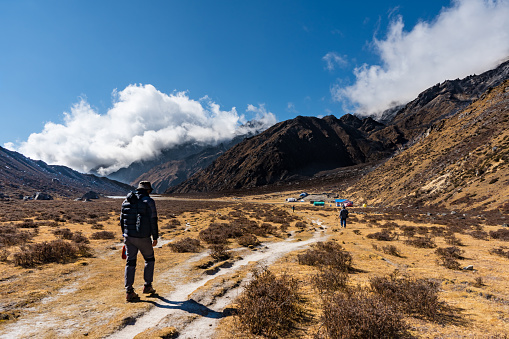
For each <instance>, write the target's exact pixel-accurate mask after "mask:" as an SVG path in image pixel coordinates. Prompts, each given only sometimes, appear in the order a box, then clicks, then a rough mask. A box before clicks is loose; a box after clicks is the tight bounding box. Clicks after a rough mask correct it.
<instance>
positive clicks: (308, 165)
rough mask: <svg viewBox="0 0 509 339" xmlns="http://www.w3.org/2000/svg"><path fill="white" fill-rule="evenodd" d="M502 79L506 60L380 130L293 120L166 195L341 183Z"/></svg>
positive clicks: (364, 123)
mask: <svg viewBox="0 0 509 339" xmlns="http://www.w3.org/2000/svg"><path fill="white" fill-rule="evenodd" d="M508 78H509V62H505V63H503V64H501V65H500V66H499V67H497V68H496V69H494V70H491V71H488V72H485V73H483V74H481V75H472V76H469V77H466V78H465V79H461V80H460V79H456V80H448V81H444V82H443V83H441V84H437V85H436V86H433V87H432V88H430V89H428V90H426V91H424V92H422V93H421V94H420V95H419V96H418V97H417V98H416V99H415V100H413V101H412V102H410V103H408V104H407V105H405V106H403V107H401V108H399V109H395V110H393V112H392V113H391V114H392V119H391V120H390V121H388V122H387V123H386V124H383V123H381V122H377V121H375V120H373V119H371V118H365V119H362V120H361V119H359V118H358V117H355V116H353V115H349V114H347V115H344V116H343V117H341V118H340V119H336V118H335V117H334V116H328V117H325V118H323V119H318V118H312V117H296V118H295V119H292V120H288V121H284V122H281V123H279V124H276V125H275V126H273V127H271V128H269V129H267V130H266V131H265V132H263V133H261V134H259V135H258V136H255V137H253V138H249V139H247V140H245V141H243V142H242V143H240V144H238V145H236V146H235V147H233V148H231V149H230V150H228V151H227V152H225V153H224V154H223V155H221V156H220V157H219V158H218V159H217V160H216V161H214V163H212V164H211V165H210V166H209V167H208V168H206V169H205V170H203V171H200V172H198V173H197V174H195V175H194V176H192V177H191V178H190V179H189V180H187V181H185V182H183V183H182V184H180V185H178V186H176V187H170V188H169V189H168V190H167V191H166V192H167V193H185V192H212V191H226V190H238V189H249V188H253V187H260V186H264V185H271V184H276V183H277V184H281V183H284V182H290V181H295V180H300V179H309V178H312V177H313V176H316V175H318V174H319V173H324V172H328V173H329V174H328V176H329V177H333V176H334V175H333V172H334V170H336V172H338V174H339V175H338V178H340V177H343V176H344V173H346V172H345V169H346V168H349V167H352V166H358V165H361V164H366V165H368V167H371V168H375V167H376V165H375V164H374V163H375V162H380V161H384V159H388V158H389V157H391V156H392V155H393V154H394V152H400V151H401V150H404V149H405V148H409V147H411V146H412V145H413V144H414V143H417V142H419V140H420V139H421V138H423V137H424V136H425V135H427V131H429V130H430V129H432V128H434V126H435V127H436V125H437V124H439V123H440V122H441V121H444V119H448V118H450V117H454V116H455V115H457V114H458V112H460V111H461V110H463V109H465V108H466V107H468V105H470V104H471V103H473V102H474V101H476V100H478V98H479V97H480V96H481V95H483V93H485V92H486V91H487V90H489V89H490V88H492V86H497V85H499V84H501V83H502V82H503V81H505V80H506V79H508ZM388 114H389V113H388ZM385 118H389V115H386V116H385ZM370 163H372V165H369V164H370ZM368 167H366V168H368ZM354 172H355V171H354ZM358 173H359V174H360V173H365V169H364V170H361V171H358ZM360 175H363V174H360ZM401 175H403V176H404V174H401Z"/></svg>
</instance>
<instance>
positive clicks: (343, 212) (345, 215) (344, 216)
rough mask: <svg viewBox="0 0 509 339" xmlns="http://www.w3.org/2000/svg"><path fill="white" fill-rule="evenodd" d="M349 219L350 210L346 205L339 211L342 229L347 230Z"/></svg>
mask: <svg viewBox="0 0 509 339" xmlns="http://www.w3.org/2000/svg"><path fill="white" fill-rule="evenodd" d="M347 218H348V210H347V209H346V207H345V205H343V207H341V211H339V221H340V223H341V227H344V228H346V219H347Z"/></svg>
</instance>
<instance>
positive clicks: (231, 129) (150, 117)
mask: <svg viewBox="0 0 509 339" xmlns="http://www.w3.org/2000/svg"><path fill="white" fill-rule="evenodd" d="M114 96H115V102H114V104H113V107H112V108H111V109H109V110H108V112H107V113H106V114H104V115H101V114H99V113H97V112H96V111H95V110H94V109H93V108H92V107H91V106H90V104H89V103H88V102H87V101H86V100H83V99H82V100H81V101H80V102H79V103H77V104H75V105H74V106H73V107H72V109H71V112H70V113H64V114H65V116H64V124H56V123H53V122H48V123H47V124H46V125H45V127H44V130H43V131H42V132H41V133H34V134H31V135H30V137H29V138H28V140H27V141H25V142H22V143H21V144H20V145H19V146H18V147H16V146H15V145H13V144H10V145H6V146H7V147H8V148H10V149H14V150H16V151H18V152H20V153H22V154H24V155H26V156H28V157H31V158H34V159H41V160H43V161H45V162H47V163H49V164H59V165H65V166H68V167H71V168H73V169H75V170H78V171H81V172H89V171H90V170H92V169H94V170H97V171H98V172H99V173H100V174H102V175H107V174H109V173H111V172H113V171H116V170H118V169H120V168H122V167H126V166H129V165H130V164H131V163H133V162H134V161H136V160H141V159H145V160H148V159H151V158H153V157H155V156H157V155H158V154H160V153H161V151H162V150H165V149H169V148H172V147H175V146H178V145H181V144H184V143H189V142H191V143H198V144H217V143H219V142H222V141H225V140H230V139H232V138H233V137H235V136H236V135H239V134H245V133H247V132H250V130H249V127H246V126H245V125H243V124H245V123H246V119H245V116H244V115H239V114H238V113H237V111H236V109H235V108H232V109H231V110H230V111H222V110H221V109H220V107H219V105H217V104H215V103H214V102H212V101H210V100H209V99H208V98H203V99H201V100H200V101H195V100H192V99H190V98H189V97H188V96H187V94H186V93H183V92H180V93H176V94H170V95H168V94H165V93H161V92H160V91H158V90H157V89H156V88H155V87H154V86H152V85H130V86H128V87H127V88H125V89H124V90H123V91H120V92H114ZM248 112H249V113H250V114H253V115H255V120H258V123H259V124H258V125H257V127H258V128H260V123H261V127H262V128H268V127H269V126H271V125H273V124H274V123H276V118H275V116H274V114H272V113H270V112H267V111H266V110H265V108H264V107H263V106H260V107H255V106H251V105H250V106H249V108H248ZM247 126H251V124H248V125H247Z"/></svg>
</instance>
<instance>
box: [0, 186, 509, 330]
mask: <svg viewBox="0 0 509 339" xmlns="http://www.w3.org/2000/svg"><path fill="white" fill-rule="evenodd" d="M287 196H289V194H287V193H279V194H274V195H268V194H266V195H263V196H260V197H243V198H242V199H231V198H225V199H223V200H222V201H201V202H197V201H185V202H182V201H180V202H179V201H176V200H157V202H156V203H157V206H158V210H159V214H160V216H161V221H160V226H161V227H160V229H161V233H162V234H161V243H162V244H163V245H162V247H158V248H156V250H155V251H156V266H155V267H156V271H155V282H154V286H155V288H156V289H157V291H158V294H159V295H160V296H166V295H169V294H170V293H171V292H172V291H173V290H174V288H175V286H177V285H181V284H183V283H185V282H192V281H196V280H197V279H200V278H201V277H203V276H204V275H206V273H205V272H206V271H207V270H212V271H213V270H214V269H215V268H221V267H228V265H225V263H224V262H217V261H214V260H212V258H210V256H207V255H206V253H205V254H203V255H202V254H196V253H174V252H172V251H171V249H170V247H169V246H168V245H167V243H168V241H174V240H177V239H181V238H185V237H191V238H196V239H198V237H199V232H200V231H201V230H203V229H205V228H206V227H208V226H209V225H210V224H211V223H213V222H225V223H226V222H230V221H232V220H235V219H236V218H241V217H244V218H247V219H249V220H255V221H257V222H258V223H259V224H262V223H263V222H267V221H266V219H265V218H266V217H267V211H271V213H272V214H273V215H278V214H279V213H280V212H279V211H284V212H287V213H288V214H289V215H292V213H291V205H290V204H284V203H283V201H284V198H285V197H287ZM19 204H24V203H23V202H19ZM31 204H32V205H30V206H29V207H30V208H26V205H23V206H20V210H22V211H24V212H23V215H22V216H20V217H18V218H17V219H16V217H14V215H15V214H14V212H9V214H8V215H4V216H1V215H0V225H5V224H11V223H14V224H16V223H20V222H21V221H22V220H24V219H25V218H30V217H32V218H35V217H37V216H38V215H41V213H43V212H44V211H45V210H49V211H55V210H58V214H59V215H62V216H69V218H70V219H71V220H75V219H78V216H75V215H74V214H73V213H74V212H73V211H83V210H82V208H81V207H82V206H91V207H90V208H91V209H98V211H99V212H98V213H96V214H101V218H102V216H104V215H106V216H107V218H104V220H102V221H100V222H99V223H101V224H102V225H103V228H102V230H105V231H111V232H114V233H115V234H117V235H118V239H112V240H92V239H91V240H90V246H91V247H92V248H93V250H94V256H93V257H92V258H80V259H77V260H75V261H73V262H71V263H68V264H45V265H41V266H37V267H35V268H30V269H25V268H20V267H17V266H14V265H13V264H12V263H11V262H9V261H8V262H1V263H0V294H1V295H2V299H1V300H2V301H1V305H0V307H1V309H0V310H1V315H2V319H3V320H1V321H0V334H6V333H7V332H6V331H8V333H10V334H13V335H14V334H16V333H17V332H16V331H17V330H18V329H23V328H24V327H26V328H31V327H33V325H34V323H35V322H37V321H39V322H42V323H43V324H44V326H42V325H41V326H40V329H39V330H38V332H37V335H38V337H40V338H52V337H68V338H75V337H82V336H83V335H87V337H90V338H102V337H104V336H106V335H107V334H111V333H114V332H115V331H116V330H118V329H119V328H122V327H123V326H125V325H126V324H129V323H133V321H134V320H135V319H136V318H137V317H139V316H140V315H142V314H144V313H145V312H147V311H148V310H149V309H150V308H152V307H153V305H154V302H155V301H157V299H154V298H153V297H152V298H151V297H146V296H143V295H142V296H141V301H140V302H138V303H126V302H125V300H124V298H125V295H124V287H123V272H124V261H123V260H122V259H121V257H120V248H121V242H120V241H121V235H120V227H119V225H118V210H119V209H120V201H119V200H113V201H110V200H102V201H97V202H93V203H83V202H80V203H79V204H80V205H77V204H76V203H75V202H55V203H54V205H52V204H51V203H46V202H44V205H39V204H37V202H31ZM66 204H68V207H66ZM87 204H89V205H87ZM101 205H105V207H104V208H103V207H101V208H99V206H101ZM295 205H296V211H295V213H294V215H295V216H296V218H294V219H292V221H290V222H289V224H290V227H289V228H288V230H287V231H286V232H283V231H281V232H280V234H279V235H278V236H275V235H272V234H267V236H265V237H258V238H259V240H260V241H262V242H263V243H270V242H278V241H283V240H284V239H286V238H287V234H288V232H293V233H294V235H295V238H296V239H300V240H302V241H305V240H307V239H310V238H311V237H312V236H313V233H314V232H316V231H318V232H319V233H320V232H321V233H322V234H323V235H326V236H328V237H329V239H331V240H333V241H336V242H338V243H339V244H341V245H342V246H343V248H344V249H345V250H346V251H348V252H350V253H351V255H352V257H353V266H354V268H355V269H356V272H355V273H350V274H349V281H348V285H349V286H353V287H355V286H357V285H359V286H367V285H368V281H369V279H370V278H371V277H375V276H385V275H387V274H390V273H392V272H393V271H394V270H395V269H398V270H399V271H400V272H401V274H407V275H409V276H412V277H416V278H429V279H434V280H436V281H437V282H439V283H440V288H441V290H440V293H439V296H440V300H441V301H442V302H443V303H444V304H445V305H448V307H449V315H448V316H447V317H446V316H444V317H442V319H441V320H440V321H428V320H425V319H418V318H413V317H406V318H405V320H406V321H407V322H408V323H410V325H411V333H412V334H413V335H415V336H416V337H419V338H429V337H447V338H463V337H478V338H489V337H490V336H496V335H502V334H505V333H509V280H508V279H507V276H508V275H509V266H508V265H507V264H508V259H506V258H504V257H500V256H497V255H495V254H491V253H490V250H491V249H493V248H499V247H503V246H509V244H507V243H506V242H504V241H501V240H495V239H491V238H489V237H488V239H489V240H487V241H486V240H479V239H476V238H474V237H472V236H470V235H468V234H467V233H468V232H466V233H465V234H460V233H455V236H456V237H457V238H458V239H460V240H461V242H462V243H463V246H460V247H461V249H462V250H464V254H463V256H464V257H465V259H462V260H459V261H460V264H461V267H464V266H467V265H473V267H474V271H466V270H450V269H447V268H445V267H443V266H440V265H438V264H437V262H436V261H437V259H438V257H437V255H436V254H435V249H436V248H416V247H412V246H409V245H407V244H405V242H404V241H405V240H406V239H407V238H406V237H405V236H403V235H402V233H403V231H402V229H401V227H402V226H416V227H419V226H424V227H425V228H428V229H431V228H432V227H433V226H436V227H450V226H444V225H443V224H436V223H433V222H434V221H437V220H438V218H435V219H432V218H429V217H426V215H424V216H423V215H422V213H419V211H413V212H412V211H405V212H403V213H400V212H398V211H397V210H392V211H391V210H374V209H370V208H366V209H359V208H354V209H351V210H350V211H351V213H350V215H351V217H352V218H350V222H349V225H348V228H346V229H340V228H339V223H338V220H337V210H336V209H335V208H330V207H325V208H315V207H311V206H310V205H309V204H305V205H304V204H303V203H299V204H295ZM9 206H10V207H13V205H12V204H10V205H9ZM85 211H86V210H85ZM62 212H63V213H62ZM361 212H362V213H365V214H361ZM375 212H376V213H375ZM30 213H33V215H30ZM81 213H83V212H81ZM412 213H413V214H412ZM18 214H19V213H18ZM82 219H83V220H84V222H83V223H79V222H65V221H59V222H58V224H59V226H55V225H52V226H43V225H42V224H41V226H39V227H38V229H39V233H38V235H37V236H35V237H34V238H33V239H32V242H41V241H51V240H53V239H55V236H54V234H53V233H52V230H54V229H55V228H58V227H60V228H63V227H65V228H69V229H70V230H71V231H73V232H76V231H81V232H82V233H83V235H85V236H86V237H88V238H90V236H91V235H92V234H93V233H94V232H97V231H98V230H97V229H93V228H92V226H93V225H96V224H97V222H93V221H92V220H94V219H97V217H94V218H92V219H90V218H88V217H82ZM172 220H177V222H175V221H172ZM419 220H420V221H419ZM461 220H463V219H461ZM313 221H314V223H313ZM388 221H389V222H391V225H392V227H393V228H394V229H393V231H394V232H396V233H398V234H400V235H399V237H398V238H397V239H396V240H393V241H388V242H382V241H378V240H374V239H369V238H367V237H366V236H367V235H368V234H371V233H375V232H378V231H381V230H382V229H383V228H384V227H386V225H385V224H386V223H387V222H388ZM297 222H305V223H306V227H305V228H304V229H299V228H296V227H295V224H296V223H297ZM463 222H464V223H465V222H470V219H468V218H467V219H466V221H463ZM482 222H483V221H482V220H481V221H480V227H482V229H483V230H484V231H486V232H488V233H489V231H496V230H497V229H499V228H500V227H499V226H494V225H488V226H487V225H484V224H483V223H482ZM169 224H171V225H173V226H171V227H170V228H165V227H164V225H169ZM273 225H275V226H278V227H279V226H280V224H277V223H273ZM434 240H435V243H436V245H437V247H448V246H450V245H449V244H447V243H446V241H445V239H444V237H441V236H438V237H434ZM373 244H376V245H377V248H378V250H375V249H374V247H373ZM389 244H390V245H394V246H396V247H397V248H398V250H399V251H400V253H401V257H396V256H391V255H388V254H385V253H384V252H383V251H381V250H380V248H381V246H384V245H389ZM202 245H206V244H205V243H204V242H203V241H202ZM205 247H206V246H205ZM205 247H204V249H203V251H205V252H206V251H207V250H206V249H205ZM229 247H230V248H231V249H235V248H237V249H236V250H235V251H234V252H233V253H234V255H233V256H232V259H230V260H231V261H232V262H235V261H236V260H238V258H239V257H242V256H244V255H246V254H248V253H251V252H252V251H253V250H252V249H248V248H246V247H240V246H239V245H238V244H237V242H236V241H235V240H234V239H229ZM8 250H9V252H11V255H10V256H9V259H11V258H12V254H13V253H14V252H16V251H17V248H16V247H11V248H9V249H8ZM301 252H302V251H301ZM301 252H293V253H289V254H288V255H286V256H284V257H283V258H282V259H280V260H278V261H277V262H276V263H275V264H273V265H272V266H271V267H270V270H271V271H272V272H275V273H276V274H281V273H282V272H286V273H288V274H290V275H292V276H293V277H295V278H296V279H297V280H298V281H299V290H300V292H301V293H302V295H303V296H304V301H305V302H304V304H303V307H304V309H305V311H306V312H305V313H306V314H307V317H306V318H305V319H304V320H303V321H302V323H301V324H299V326H298V327H297V328H296V329H295V330H294V331H293V332H292V333H291V334H290V335H288V337H301V338H312V337H313V335H314V334H315V333H317V331H318V330H319V328H320V326H321V323H320V314H321V301H320V298H319V295H318V293H317V292H316V290H315V289H314V288H313V284H312V283H311V279H313V276H314V275H315V274H316V273H317V269H316V268H314V267H310V266H305V265H299V263H298V260H297V255H298V254H299V253H301ZM207 262H211V265H210V266H208V267H207V268H200V265H202V264H204V263H207ZM256 265H257V263H255V262H253V263H251V265H247V266H245V267H243V268H242V269H239V270H238V271H235V272H232V273H231V274H225V275H222V276H220V277H216V278H214V279H211V280H209V281H208V282H207V283H206V284H205V285H203V286H202V287H200V288H199V289H198V290H196V291H195V292H193V293H192V294H191V296H190V297H192V298H193V299H194V300H195V301H198V302H200V303H202V304H203V305H205V306H207V305H208V304H210V303H212V302H213V300H214V299H217V298H220V297H221V296H224V295H225V294H226V293H228V291H231V290H235V289H238V288H239V286H241V282H242V281H243V280H244V278H245V277H246V276H247V275H248V273H249V271H250V269H251V268H252V267H255V266H256ZM205 266H206V265H205ZM142 267H143V266H142V260H141V256H140V260H139V263H138V270H137V275H136V281H135V287H136V289H137V290H138V291H139V292H141V291H140V290H141V287H142V285H143V280H142V274H141V272H142ZM478 278H481V279H480V280H479V279H478ZM479 281H481V282H482V284H479ZM239 291H241V288H240V290H239ZM238 293H240V292H238ZM140 295H141V294H140ZM232 302H233V300H232ZM230 307H234V305H230ZM227 315H230V314H227ZM236 321H237V320H236V317H235V316H225V317H224V318H223V319H222V320H221V321H220V323H219V326H218V328H217V330H216V337H217V338H233V337H237V338H242V337H250V336H249V335H248V334H246V333H242V332H240V330H238V328H237V326H236V323H235V322H236ZM163 325H164V328H163V327H161V328H154V329H151V330H148V332H145V333H146V335H147V336H152V337H157V336H159V337H161V336H162V335H163V334H164V333H166V334H167V335H170V334H171V333H174V332H172V331H175V329H172V328H171V327H172V325H171V324H163ZM161 326H162V325H161ZM158 331H159V332H158ZM164 331H167V332H164ZM149 332H150V333H149ZM163 332H164V333H163ZM21 333H22V332H20V334H19V335H18V336H15V337H23V335H22V334H21ZM161 333H162V334H161Z"/></svg>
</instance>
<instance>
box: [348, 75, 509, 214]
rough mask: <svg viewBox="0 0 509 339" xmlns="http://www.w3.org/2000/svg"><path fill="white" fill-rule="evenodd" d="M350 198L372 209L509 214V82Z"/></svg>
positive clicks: (442, 124)
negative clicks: (415, 207) (411, 207)
mask: <svg viewBox="0 0 509 339" xmlns="http://www.w3.org/2000/svg"><path fill="white" fill-rule="evenodd" d="M347 192H348V193H349V194H350V196H352V197H353V198H354V199H356V200H357V201H360V202H362V201H365V202H367V203H370V204H384V203H386V204H390V205H397V204H404V205H408V204H415V205H443V206H447V207H452V208H459V209H470V208H474V207H479V208H482V209H490V207H491V208H505V209H507V211H509V80H506V81H504V82H502V83H501V84H499V85H498V86H497V87H494V88H490V89H488V90H487V91H485V92H484V93H483V94H482V95H481V96H480V97H479V98H478V99H477V100H474V101H473V102H472V103H471V104H470V105H468V106H466V107H465V108H464V109H463V110H460V111H458V112H457V113H456V114H454V115H452V116H451V115H450V116H449V117H447V118H444V119H441V120H437V121H435V122H434V123H433V124H432V125H431V126H429V127H428V130H427V131H426V132H425V133H424V134H423V135H421V137H420V138H418V140H416V141H415V143H414V144H413V145H412V146H411V147H408V148H406V149H404V150H403V151H401V152H400V153H399V154H397V155H395V156H394V157H392V158H391V159H389V160H388V161H386V162H385V163H384V164H383V165H382V166H379V167H378V168H376V169H375V170H373V171H372V172H371V173H369V174H367V175H366V176H365V177H363V178H362V179H361V180H359V181H357V183H356V184H354V185H353V186H351V187H350V188H349V189H348V190H347Z"/></svg>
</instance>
